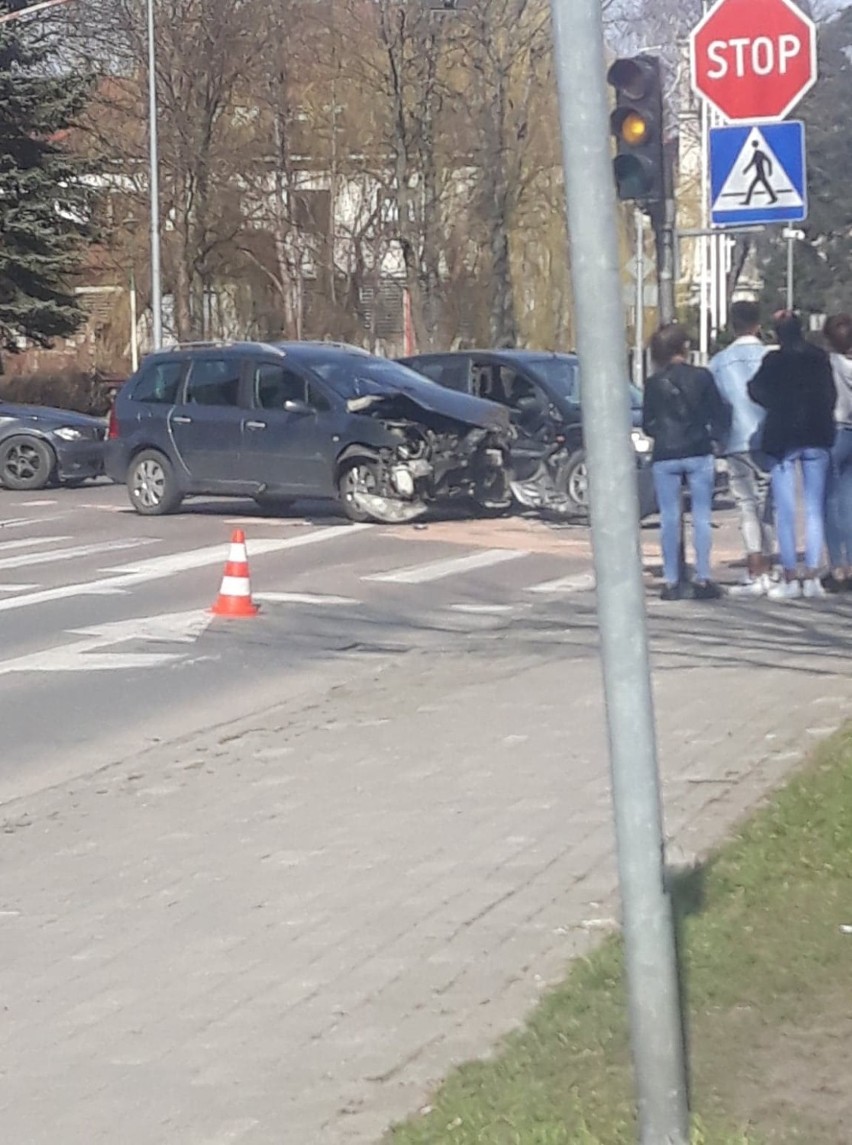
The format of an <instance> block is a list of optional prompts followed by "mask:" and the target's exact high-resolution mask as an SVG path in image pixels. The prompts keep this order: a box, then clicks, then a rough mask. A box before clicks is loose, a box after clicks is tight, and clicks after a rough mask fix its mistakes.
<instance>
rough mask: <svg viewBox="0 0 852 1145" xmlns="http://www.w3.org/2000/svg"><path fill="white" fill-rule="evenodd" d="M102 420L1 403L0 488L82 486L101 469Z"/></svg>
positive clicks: (68, 412)
mask: <svg viewBox="0 0 852 1145" xmlns="http://www.w3.org/2000/svg"><path fill="white" fill-rule="evenodd" d="M105 436H106V421H105V420H103V419H101V418H96V417H89V416H88V415H87V414H82V413H75V412H74V411H72V410H63V409H52V408H51V407H49V406H28V405H19V404H17V403H15V402H4V401H0V484H2V485H3V486H4V487H5V488H6V489H45V488H46V487H47V486H48V485H67V486H74V485H81V484H82V483H83V482H84V481H85V480H86V479H87V478H89V477H98V476H99V475H100V474H101V473H103V471H104V438H105Z"/></svg>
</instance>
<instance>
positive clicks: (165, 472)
mask: <svg viewBox="0 0 852 1145" xmlns="http://www.w3.org/2000/svg"><path fill="white" fill-rule="evenodd" d="M127 492H128V493H129V495H130V504H131V505H132V506H133V508H134V509H135V510H136V512H137V513H141V514H142V516H143V517H161V516H163V515H164V514H166V513H173V512H174V511H175V509H177V507H178V505H180V503H181V501H182V500H183V495H182V494H181V491H180V488H179V487H178V483H177V480H176V478H175V473H174V469H172V465H171V462H170V461H169V459H168V458H167V457H164V456H163V454H162V453H158V452H157V450H155V449H146V450H143V452H142V453H138V454H137V455H136V457H134V458H133V460H132V461H131V462H130V468H129V469H128V471H127Z"/></svg>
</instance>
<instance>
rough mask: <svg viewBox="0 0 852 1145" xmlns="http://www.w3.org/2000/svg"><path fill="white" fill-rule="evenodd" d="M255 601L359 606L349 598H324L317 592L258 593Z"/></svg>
mask: <svg viewBox="0 0 852 1145" xmlns="http://www.w3.org/2000/svg"><path fill="white" fill-rule="evenodd" d="M254 599H255V600H259V601H261V602H265V603H267V604H357V603H358V601H357V600H353V599H352V598H351V597H348V596H323V595H322V594H320V593H315V592H256V593H254Z"/></svg>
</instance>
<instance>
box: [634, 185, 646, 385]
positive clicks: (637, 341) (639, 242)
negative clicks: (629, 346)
mask: <svg viewBox="0 0 852 1145" xmlns="http://www.w3.org/2000/svg"><path fill="white" fill-rule="evenodd" d="M633 220H634V227H635V229H636V302H635V306H636V321H635V322H634V324H633V327H634V334H635V337H634V341H633V382H634V384H635V385H637V386H641V385H642V384H643V382H644V381H645V214H644V212H643V211H640V210H639V208H638V207H637V208H636V210H635V211H634V212H633Z"/></svg>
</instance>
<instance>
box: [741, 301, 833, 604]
mask: <svg viewBox="0 0 852 1145" xmlns="http://www.w3.org/2000/svg"><path fill="white" fill-rule="evenodd" d="M775 336H776V338H777V339H778V349H777V350H775V351H773V352H771V353H769V354H767V355H766V357H765V358H764V359H763V363H762V364H761V367H760V369H759V370H758V371H757V373H756V374H755V376H754V377H753V378H752V380H751V381H750V382H749V387H748V392H749V395H750V397H751V399H752V401H755V402H757V404H758V405H761V406H763V408H764V409H765V410H766V421H765V422H764V425H763V443H762V446H763V451H764V453H767V454H769V456H770V457H771V458H772V459H773V461H774V464H773V466H772V472H771V476H772V496H773V499H774V501H775V528H776V532H777V535H778V548H779V550H780V555H781V564H782V566H783V568H784V580H783V581H781V582H780V583H779V584H777V585H774V586H773V587H772V588H771V589H770V590H769V593H768V595H769V597H770V598H772V599H774V600H794V599H796V598H797V597H800V596H806V597H821V596H825V589H824V588H823V586H822V584H821V582H820V579H819V569H820V566H821V564H822V559H823V549H824V547H825V487H826V479H827V476H828V468H829V462H830V452H829V451H830V450H831V447H832V446H833V444H834V436H835V425H834V404H835V401H836V400H837V391H836V389H835V385H834V377H833V374H832V369H831V360H830V359H829V356H828V354H826V353H825V351H824V350H821V349H820V348H819V347H818V346H814V345H813V344H812V343H811V342H808V341H806V340H805V337H804V335H803V333H802V323H801V320H800V319H799V317H798V315H796V314H793V313H792V312H791V311H789V310H782V311H779V312H778V313H777V314H776V315H775ZM798 470H801V473H802V487H803V492H804V510H805V570H804V578H803V581H802V582H801V583H800V581H799V570H798V564H799V562H798V552H797V548H796V475H797V472H798Z"/></svg>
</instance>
